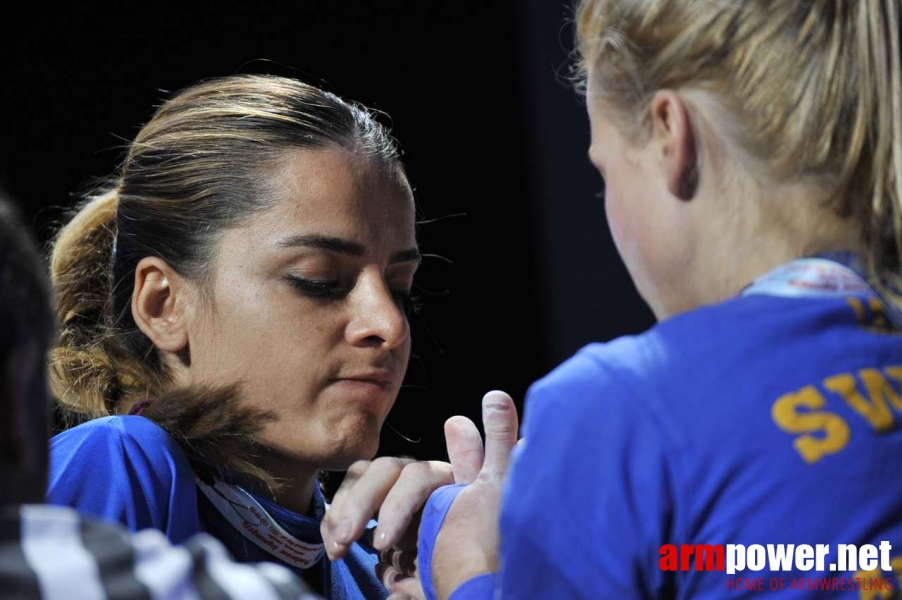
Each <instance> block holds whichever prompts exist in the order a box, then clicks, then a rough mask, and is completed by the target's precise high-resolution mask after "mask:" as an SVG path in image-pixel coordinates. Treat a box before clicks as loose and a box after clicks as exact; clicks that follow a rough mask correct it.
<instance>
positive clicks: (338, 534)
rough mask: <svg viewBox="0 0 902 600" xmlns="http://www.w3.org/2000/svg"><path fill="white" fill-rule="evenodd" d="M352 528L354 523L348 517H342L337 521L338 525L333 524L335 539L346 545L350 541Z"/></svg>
mask: <svg viewBox="0 0 902 600" xmlns="http://www.w3.org/2000/svg"><path fill="white" fill-rule="evenodd" d="M353 529H354V524H353V523H351V521H350V519H342V520H341V521H339V522H338V525H336V526H335V540H336V541H338V542H340V543H342V544H344V545H347V544H350V543H351V531H352V530H353Z"/></svg>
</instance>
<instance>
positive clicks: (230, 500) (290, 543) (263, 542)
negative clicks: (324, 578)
mask: <svg viewBox="0 0 902 600" xmlns="http://www.w3.org/2000/svg"><path fill="white" fill-rule="evenodd" d="M194 482H195V483H196V484H197V488H198V489H199V490H200V491H201V492H203V494H204V496H206V497H207V500H209V501H210V504H212V505H213V507H214V508H215V509H216V510H218V511H219V514H221V515H222V516H223V517H225V519H226V520H227V521H228V522H229V523H230V524H231V525H232V527H234V528H235V529H236V530H237V531H238V533H240V534H241V535H243V536H244V537H245V538H247V539H248V540H250V541H251V542H253V543H254V544H256V545H257V546H258V547H260V548H262V549H263V550H265V551H266V552H268V553H269V554H271V555H272V556H274V557H276V558H277V559H279V560H280V561H282V562H284V563H287V564H289V565H291V566H292V567H295V568H297V569H309V568H310V567H312V566H314V565H315V564H316V563H317V562H319V560H320V559H321V558H322V557H323V555H324V554H325V553H326V547H325V545H324V544H310V543H307V542H302V541H301V540H299V539H297V538H296V537H294V536H293V535H291V534H290V533H288V532H287V531H285V528H284V527H282V526H281V525H279V524H278V523H277V522H276V520H275V519H274V518H272V516H271V515H270V514H269V513H268V512H266V509H265V508H263V507H262V506H261V505H260V503H259V502H257V501H256V500H255V499H254V497H253V496H251V495H250V494H248V493H247V492H246V491H244V490H243V489H241V488H240V487H238V486H237V485H232V484H228V483H224V482H222V481H215V480H214V481H212V485H209V484H207V483H205V482H203V481H202V480H201V479H200V478H198V477H195V479H194Z"/></svg>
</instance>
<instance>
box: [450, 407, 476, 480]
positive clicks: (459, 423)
mask: <svg viewBox="0 0 902 600" xmlns="http://www.w3.org/2000/svg"><path fill="white" fill-rule="evenodd" d="M445 445H446V446H447V448H448V460H450V461H451V471H452V473H454V483H472V482H473V481H475V480H476V476H477V475H479V470H480V469H481V468H482V460H483V457H484V454H483V451H482V436H480V435H479V430H478V429H477V428H476V425H475V424H474V423H473V421H471V420H470V419H468V418H466V417H460V416H458V417H451V418H450V419H448V420H447V421H445Z"/></svg>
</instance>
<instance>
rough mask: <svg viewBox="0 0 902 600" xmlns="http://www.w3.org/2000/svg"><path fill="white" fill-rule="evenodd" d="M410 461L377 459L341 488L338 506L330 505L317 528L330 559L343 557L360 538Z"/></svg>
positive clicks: (391, 458) (387, 458) (388, 458)
mask: <svg viewBox="0 0 902 600" xmlns="http://www.w3.org/2000/svg"><path fill="white" fill-rule="evenodd" d="M412 461H413V459H409V458H395V457H382V458H377V459H376V460H374V461H372V462H370V463H369V464H368V465H367V467H366V470H365V471H364V472H363V473H362V474H360V475H359V476H358V477H357V479H356V481H353V482H352V484H351V485H349V486H348V487H346V488H345V491H344V493H343V494H342V496H341V497H340V498H339V504H338V505H336V504H334V503H333V505H332V507H331V508H330V509H329V511H328V512H327V513H326V518H324V519H323V523H322V525H321V526H320V531H321V532H322V534H323V541H324V542H325V545H326V552H327V553H328V554H329V558H330V559H332V560H335V559H336V558H340V557H341V556H343V555H344V554H345V552H347V549H348V548H349V547H350V546H351V544H353V543H354V541H355V540H357V539H358V538H359V537H360V536H361V535H363V532H364V530H365V529H366V524H367V522H368V521H369V520H370V519H371V518H372V517H373V515H375V514H376V511H377V510H379V507H380V506H381V505H382V502H383V501H384V500H385V496H386V495H387V494H388V492H389V490H391V488H392V486H393V485H394V484H395V482H396V481H397V479H398V477H399V476H400V474H401V472H402V471H403V469H404V467H405V465H407V464H408V463H410V462H412Z"/></svg>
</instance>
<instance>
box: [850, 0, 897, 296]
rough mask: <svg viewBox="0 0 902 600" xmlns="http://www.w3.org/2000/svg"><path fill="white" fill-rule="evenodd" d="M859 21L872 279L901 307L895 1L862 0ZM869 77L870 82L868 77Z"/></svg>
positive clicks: (869, 258)
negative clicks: (867, 96) (865, 103)
mask: <svg viewBox="0 0 902 600" xmlns="http://www.w3.org/2000/svg"><path fill="white" fill-rule="evenodd" d="M862 5H863V6H862V11H861V13H860V15H859V19H858V25H857V27H858V36H859V45H860V47H861V48H862V59H863V61H866V62H867V63H868V65H867V66H863V68H862V78H863V80H862V81H861V82H860V83H861V87H862V95H863V96H864V95H865V94H867V93H872V94H873V99H872V102H871V103H870V106H867V107H862V110H863V114H861V115H859V118H860V119H868V120H869V124H870V134H871V135H872V136H873V137H872V139H870V140H869V141H870V147H871V148H872V152H873V159H872V164H871V165H870V166H871V178H870V181H869V183H870V192H871V197H870V202H871V209H872V213H871V214H872V219H871V223H870V224H869V226H866V230H865V238H866V240H867V241H868V242H869V244H868V245H869V254H868V268H869V271H870V274H871V276H872V278H873V279H874V282H875V283H876V284H877V285H878V286H879V287H880V288H881V290H882V291H883V292H885V295H886V296H887V297H888V298H889V300H890V301H891V302H893V304H895V305H896V306H897V307H899V308H902V274H900V271H899V269H900V266H902V42H900V29H899V28H900V15H899V12H900V11H899V5H898V0H866V1H865V2H862ZM868 79H870V80H871V81H868Z"/></svg>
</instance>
